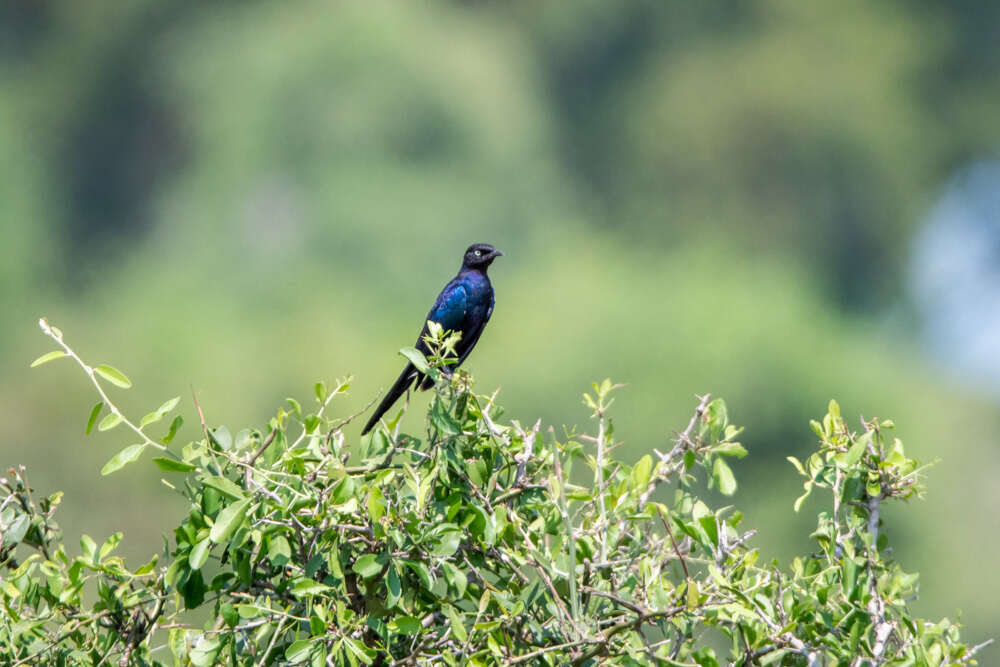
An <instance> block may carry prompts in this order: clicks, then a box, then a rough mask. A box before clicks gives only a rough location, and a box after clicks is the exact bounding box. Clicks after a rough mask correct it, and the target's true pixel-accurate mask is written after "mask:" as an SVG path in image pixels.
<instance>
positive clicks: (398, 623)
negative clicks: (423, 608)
mask: <svg viewBox="0 0 1000 667" xmlns="http://www.w3.org/2000/svg"><path fill="white" fill-rule="evenodd" d="M420 628H421V625H420V619H418V618H416V617H414V616H397V617H396V618H394V619H392V620H391V621H389V630H390V631H391V632H396V633H399V634H401V635H415V634H417V633H418V632H420Z"/></svg>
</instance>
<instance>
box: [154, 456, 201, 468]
mask: <svg viewBox="0 0 1000 667" xmlns="http://www.w3.org/2000/svg"><path fill="white" fill-rule="evenodd" d="M153 463H155V464H156V465H157V467H158V468H159V469H160V470H162V471H163V472H191V471H192V470H197V469H198V466H196V465H192V464H190V463H184V462H183V461H177V460H176V459H171V458H168V457H166V456H157V457H155V458H154V459H153Z"/></svg>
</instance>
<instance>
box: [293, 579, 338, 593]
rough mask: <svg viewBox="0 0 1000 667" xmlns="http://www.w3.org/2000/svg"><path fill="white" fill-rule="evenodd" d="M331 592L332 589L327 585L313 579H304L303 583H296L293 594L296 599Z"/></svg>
mask: <svg viewBox="0 0 1000 667" xmlns="http://www.w3.org/2000/svg"><path fill="white" fill-rule="evenodd" d="M328 590H330V587H329V586H327V585H326V584H321V583H319V582H318V581H315V580H313V579H302V580H301V581H296V582H295V585H294V586H292V594H293V595H294V596H295V597H305V596H308V595H319V594H320V593H324V592H326V591H328Z"/></svg>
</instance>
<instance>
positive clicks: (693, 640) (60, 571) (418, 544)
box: [0, 320, 979, 666]
mask: <svg viewBox="0 0 1000 667" xmlns="http://www.w3.org/2000/svg"><path fill="white" fill-rule="evenodd" d="M41 326H42V328H43V330H44V331H45V333H46V334H48V335H49V336H50V337H51V338H53V339H54V340H55V341H56V342H57V343H58V344H59V350H57V351H55V352H52V353H49V354H48V355H45V356H43V357H40V358H39V359H38V360H36V364H40V363H45V362H48V361H52V360H54V359H57V358H60V357H69V358H71V359H73V360H75V361H76V362H77V363H78V364H79V365H80V366H81V367H82V368H83V370H84V371H85V372H86V373H87V375H88V376H89V377H90V378H91V380H92V381H93V383H94V385H95V388H96V389H97V391H98V392H99V394H100V397H101V401H100V402H99V403H98V404H97V405H96V406H95V407H94V409H93V410H92V411H91V413H90V418H89V421H88V425H87V431H88V433H89V432H90V431H91V429H92V428H93V427H94V426H95V424H96V425H97V428H98V430H102V431H106V430H110V429H113V428H127V429H130V430H132V431H133V432H134V433H135V434H136V435H137V436H138V438H139V439H140V442H138V443H137V444H135V445H131V446H129V447H126V448H125V449H124V450H122V451H121V452H119V453H118V454H117V455H115V456H114V457H113V458H112V459H111V460H110V461H109V462H108V464H107V465H106V466H105V467H104V470H103V472H104V473H106V474H108V473H111V472H114V471H115V470H118V469H119V468H121V467H122V466H124V465H127V464H129V463H131V462H134V461H136V460H138V459H139V458H140V457H142V456H143V454H145V453H146V451H147V450H151V452H152V453H153V454H154V456H153V458H152V461H153V462H154V463H155V464H156V465H157V466H159V467H160V469H162V470H163V471H165V472H167V473H170V474H171V475H172V477H171V479H172V480H173V481H172V482H171V483H172V484H173V485H174V486H175V487H176V488H177V489H178V491H180V492H181V493H183V495H184V496H185V497H186V498H187V500H188V501H189V503H190V506H189V511H188V513H187V515H186V516H184V517H183V518H182V520H181V521H180V523H179V525H178V526H177V527H176V528H175V529H174V530H173V547H172V548H170V549H168V550H166V551H165V552H164V553H163V554H162V562H161V557H157V556H154V557H153V558H152V559H151V560H150V561H149V562H148V563H146V564H144V565H142V566H140V567H138V568H136V569H129V568H128V567H127V566H126V564H125V562H124V561H123V559H122V558H120V557H118V556H116V555H115V549H116V547H117V546H118V544H119V543H120V541H121V539H122V536H121V534H120V533H119V534H116V535H112V536H111V537H110V538H108V539H107V540H105V541H104V542H103V543H102V544H101V545H100V546H98V544H97V543H96V542H95V541H94V540H92V539H91V538H90V537H87V536H86V535H85V536H83V538H82V539H81V547H82V554H81V555H79V556H75V557H74V556H70V555H69V553H68V552H67V549H66V547H65V546H64V545H63V544H62V543H61V541H60V539H61V537H60V531H59V528H58V526H57V525H56V523H55V522H54V520H53V514H54V512H55V510H56V508H57V507H58V504H59V500H60V494H58V493H57V494H54V495H52V496H48V497H47V498H38V497H37V496H36V495H35V493H33V491H32V489H30V487H29V484H28V482H27V479H26V476H25V475H26V473H25V471H24V470H23V469H16V470H15V469H12V470H11V471H10V476H9V477H8V478H7V479H5V480H3V483H2V513H0V522H2V530H3V542H2V551H0V572H2V581H0V584H2V596H3V608H2V611H0V621H2V622H0V650H2V651H3V654H4V655H5V656H7V658H8V660H9V663H10V664H13V665H23V664H39V663H45V664H66V665H94V664H102V663H103V664H107V663H109V662H117V663H118V664H120V665H128V664H136V665H151V664H179V665H189V664H190V665H211V664H217V663H229V664H247V665H249V664H261V665H265V664H278V663H281V664H306V665H324V664H331V665H361V664H364V665H376V664H379V665H390V664H392V665H406V664H429V663H432V662H433V663H443V664H448V665H456V664H474V665H475V664H480V665H485V664H498V663H503V664H545V665H557V664H559V665H563V664H572V665H594V664H615V665H631V664H640V665H641V664H665V665H694V664H697V665H702V666H708V665H719V664H721V662H720V661H723V660H725V661H728V664H730V665H756V664H761V665H833V664H837V665H862V664H892V665H943V664H948V665H952V664H963V663H974V660H973V659H972V656H973V654H974V653H975V651H976V650H978V648H979V647H974V648H969V647H967V646H966V645H964V644H962V643H960V641H959V629H958V627H957V626H956V625H955V624H953V623H951V622H949V621H948V620H947V619H945V620H942V621H940V622H927V621H924V620H921V619H917V618H914V617H913V616H912V615H911V614H910V613H909V611H908V610H907V600H909V599H912V598H913V596H914V595H915V591H916V585H917V575H916V574H913V573H906V572H904V571H903V570H901V569H900V568H899V566H898V565H897V564H896V563H895V562H894V561H893V560H891V559H890V557H889V553H890V551H889V548H888V540H887V538H886V535H885V533H884V532H882V530H881V521H880V518H879V517H880V509H881V506H882V504H883V503H885V502H888V501H895V500H899V499H906V498H910V497H912V496H915V495H919V494H920V492H921V490H922V486H921V475H922V472H923V470H924V468H923V467H922V466H921V465H919V464H918V463H917V462H916V461H914V460H913V459H910V458H908V457H907V456H906V454H905V452H904V449H903V445H902V443H900V441H899V440H898V439H891V440H890V438H888V437H887V435H886V434H887V431H890V430H891V429H892V428H893V425H892V423H891V422H889V421H879V420H872V421H869V422H863V423H862V430H861V431H860V432H853V431H851V430H850V429H849V428H848V427H847V425H846V423H845V422H844V420H843V419H842V418H841V416H840V412H839V408H838V407H837V404H836V403H835V402H831V403H830V409H829V412H828V413H827V415H826V416H825V417H824V418H823V420H822V422H821V423H820V422H813V424H812V426H813V429H814V430H815V432H816V435H817V437H818V438H819V448H818V450H817V451H816V452H815V453H814V454H812V456H810V457H809V458H808V459H807V460H806V461H805V462H799V461H797V460H795V459H791V461H792V463H793V465H794V466H795V468H796V470H797V471H798V472H799V474H801V475H802V476H803V477H805V494H804V495H803V496H802V497H801V498H800V499H799V500H798V501H796V503H795V509H796V511H797V510H798V508H799V507H800V505H801V502H802V500H803V499H804V498H805V496H807V495H808V494H809V493H811V492H812V491H814V490H818V489H822V490H824V491H827V492H829V494H830V499H831V505H830V507H829V508H828V510H826V511H824V512H822V513H821V514H820V515H819V517H818V524H817V529H816V531H815V532H814V533H813V534H812V537H813V538H814V539H815V540H816V543H817V551H816V553H813V554H809V555H804V556H802V557H799V558H796V559H794V560H793V562H792V564H791V566H790V567H788V568H782V567H780V566H779V565H778V564H777V563H776V562H765V561H763V560H762V559H761V556H760V552H759V550H758V549H756V548H754V547H752V546H751V539H752V538H753V536H754V534H755V531H753V530H745V529H744V528H742V527H741V525H740V524H741V515H740V513H739V512H738V511H736V510H735V509H733V508H732V507H725V508H722V509H715V510H713V509H711V508H710V507H709V505H708V504H707V503H706V502H705V501H704V500H703V499H701V498H699V494H702V495H703V493H702V492H703V489H702V484H703V483H704V482H707V486H708V488H709V489H714V490H716V491H717V492H719V493H721V494H723V495H727V496H728V495H732V494H733V493H734V492H735V491H736V480H735V477H734V475H733V472H732V469H731V468H730V464H729V461H731V460H733V459H734V458H742V457H743V456H744V455H745V454H746V450H745V449H744V448H743V447H742V446H741V445H740V444H739V442H737V441H736V439H735V438H736V437H737V436H738V435H739V432H740V429H738V428H736V427H735V426H733V425H731V424H730V423H729V421H728V417H727V413H726V406H725V404H724V403H723V401H721V400H720V399H715V400H712V399H710V397H708V396H705V397H704V398H703V399H702V400H701V401H700V403H699V404H698V406H697V408H696V409H695V412H694V415H693V417H692V418H691V421H690V423H689V424H688V425H687V427H686V428H685V429H684V430H683V431H682V432H680V433H679V434H677V437H676V439H675V440H674V442H673V443H672V446H671V447H670V448H668V449H667V450H666V451H665V452H660V451H657V450H653V451H652V452H650V453H649V454H646V455H644V456H643V457H642V458H640V459H639V460H638V461H636V462H634V463H631V464H630V463H625V462H622V461H618V460H615V459H614V458H613V456H612V454H613V452H614V449H615V442H614V437H613V427H612V423H611V421H610V419H609V418H608V408H609V407H610V405H611V403H612V402H613V398H612V394H613V392H614V391H615V390H616V389H617V388H618V386H617V385H613V384H612V383H611V382H610V381H607V380H605V381H604V382H603V383H601V384H600V385H594V391H593V393H592V394H587V395H585V400H586V403H587V405H588V406H590V408H591V409H592V410H593V416H594V421H595V423H596V434H595V435H593V436H588V435H583V434H576V433H567V434H566V435H565V436H563V437H560V436H556V435H555V433H554V431H553V430H552V429H549V430H548V431H546V432H545V433H544V434H543V433H542V432H541V430H540V423H535V424H534V425H533V426H532V427H530V428H527V427H524V426H522V425H521V424H519V423H518V422H516V421H513V422H510V423H506V424H505V423H502V421H501V416H502V410H501V408H500V407H499V406H498V405H497V404H496V402H495V397H496V395H495V394H494V395H493V396H483V395H479V394H476V393H474V392H473V390H472V380H471V378H470V376H469V375H468V374H466V373H464V372H462V371H457V372H455V373H453V374H452V373H444V372H442V369H444V368H446V367H447V363H448V361H449V355H448V351H449V349H450V346H451V345H453V344H454V341H455V339H454V338H453V337H449V336H448V335H447V334H446V333H442V332H440V331H437V332H435V336H436V337H435V339H434V341H432V349H433V350H434V351H435V352H434V354H433V355H432V356H431V357H429V358H427V359H426V360H425V359H424V358H422V357H420V356H419V353H417V352H416V351H415V350H413V349H412V348H410V349H407V350H404V351H403V352H404V354H405V355H406V356H407V357H408V358H409V359H411V360H413V361H414V362H415V363H417V364H418V365H423V368H424V369H426V371H427V372H428V373H430V375H431V377H433V378H434V379H435V381H436V383H435V387H434V395H433V397H432V399H431V403H430V408H429V409H428V412H427V420H426V429H425V433H424V435H423V436H422V437H417V436H415V435H411V434H406V433H402V432H401V431H400V428H399V416H397V417H396V418H395V419H394V420H392V421H390V422H389V423H388V424H386V425H385V426H384V427H383V428H380V429H377V430H376V431H375V432H374V433H373V434H372V436H371V437H370V438H363V439H362V440H360V441H359V442H357V443H355V444H354V445H353V446H352V447H348V444H347V437H346V434H345V426H346V425H347V424H348V423H350V421H351V420H352V419H353V417H346V418H338V417H332V416H330V414H329V412H330V409H331V405H332V404H333V401H334V400H335V399H336V397H337V396H338V395H340V394H342V393H343V392H345V391H346V390H347V389H348V382H347V381H342V382H338V383H337V385H336V386H335V387H333V388H328V387H326V386H325V385H324V384H323V383H319V384H317V385H316V386H315V394H316V408H315V411H307V410H303V408H302V407H301V406H300V405H299V403H297V402H295V401H290V408H285V409H280V410H278V412H277V414H276V415H275V416H274V417H273V418H271V419H270V420H269V421H268V422H267V425H266V426H265V427H264V428H263V429H259V430H258V429H243V430H239V431H237V432H235V433H233V432H231V431H230V430H228V429H227V428H226V427H224V426H219V427H216V428H207V427H205V428H204V437H203V438H202V439H200V440H198V441H195V442H190V443H188V444H186V445H184V446H183V447H179V448H177V447H174V448H172V447H171V445H172V440H173V437H174V434H175V433H176V432H177V428H178V427H179V425H180V423H181V421H182V420H181V418H180V417H176V418H175V419H174V420H173V421H172V422H171V424H170V426H169V427H168V428H167V432H166V434H165V435H164V436H163V437H161V438H159V439H156V438H154V437H153V436H152V435H151V429H152V427H153V426H154V425H155V424H157V423H158V422H161V421H162V420H164V418H165V417H166V416H167V415H168V414H169V413H171V412H172V411H173V410H174V408H176V406H177V403H178V399H172V400H170V401H167V402H166V403H164V404H163V405H162V406H160V407H159V408H158V409H157V410H155V411H153V412H151V413H149V414H148V415H146V416H145V417H143V418H142V419H141V420H139V421H138V422H135V421H133V420H130V419H129V418H127V417H126V416H125V415H124V414H122V413H121V411H120V410H119V409H118V408H117V407H116V406H115V404H114V403H113V402H112V401H111V399H110V397H109V395H108V391H107V389H106V383H110V384H112V385H116V386H118V387H123V388H127V387H128V386H130V381H129V380H128V378H127V377H126V376H125V375H124V374H123V373H121V372H120V371H118V370H116V369H114V368H113V367H111V366H107V365H98V366H90V365H88V364H86V363H85V362H84V361H82V360H81V359H80V358H79V357H78V356H77V355H76V353H75V352H73V350H72V349H71V348H70V347H69V346H68V345H67V344H66V342H65V341H64V339H63V335H62V333H61V332H60V331H59V330H58V329H56V328H55V327H51V326H50V325H48V323H47V322H45V321H44V320H42V322H41ZM198 412H199V415H200V412H201V411H200V409H199V410H198ZM102 413H104V414H105V416H103V417H101V414H102ZM400 414H401V413H400ZM355 416H356V415H355ZM98 419H100V421H98ZM202 424H203V426H204V418H202ZM352 459H353V460H352ZM189 610H201V611H202V615H201V617H200V618H204V617H205V616H206V615H207V617H208V618H207V620H206V621H205V622H204V624H203V625H200V627H195V626H194V625H193V622H192V621H190V617H191V614H189V613H188V611H189ZM168 652H169V654H171V655H172V657H171V655H168ZM722 654H725V655H726V656H727V657H725V658H723V657H720V656H721V655H722Z"/></svg>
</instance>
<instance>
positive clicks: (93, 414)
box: [84, 401, 104, 435]
mask: <svg viewBox="0 0 1000 667" xmlns="http://www.w3.org/2000/svg"><path fill="white" fill-rule="evenodd" d="M103 407H104V402H103V401H98V402H97V405H95V406H94V409H93V410H91V411H90V418H89V419H87V430H86V431H84V435H90V432H91V431H93V430H94V422H96V421H97V416H98V415H99V414H101V408H103Z"/></svg>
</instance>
